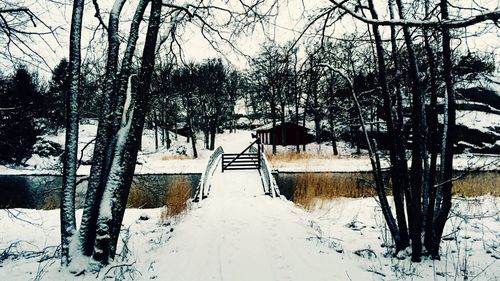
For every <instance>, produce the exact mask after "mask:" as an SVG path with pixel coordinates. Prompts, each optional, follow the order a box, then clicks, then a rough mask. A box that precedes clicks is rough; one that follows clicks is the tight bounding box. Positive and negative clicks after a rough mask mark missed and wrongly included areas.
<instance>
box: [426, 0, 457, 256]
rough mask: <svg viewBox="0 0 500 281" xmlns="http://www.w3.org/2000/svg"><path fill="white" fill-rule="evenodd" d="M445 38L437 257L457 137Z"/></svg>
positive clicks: (443, 1)
mask: <svg viewBox="0 0 500 281" xmlns="http://www.w3.org/2000/svg"><path fill="white" fill-rule="evenodd" d="M440 8H441V18H442V19H443V20H447V19H448V3H447V1H446V0H441V3H440ZM442 35H443V36H442V40H443V75H444V80H445V84H446V97H445V111H444V124H443V138H442V153H441V171H440V172H441V176H440V187H441V188H440V192H439V193H438V196H437V197H436V198H439V199H436V210H435V212H436V213H437V216H436V218H435V220H434V233H433V235H432V236H433V239H432V242H433V243H432V244H433V247H432V248H431V255H432V256H433V257H435V258H437V257H439V243H440V241H441V236H442V235H443V230H444V226H445V224H446V221H447V220H448V214H449V213H450V209H451V189H452V187H453V182H452V172H453V144H454V137H455V119H456V112H455V110H456V109H455V91H454V89H453V78H452V73H451V71H452V62H451V47H450V31H449V29H447V28H443V30H442Z"/></svg>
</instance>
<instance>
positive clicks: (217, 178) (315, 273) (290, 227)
mask: <svg viewBox="0 0 500 281" xmlns="http://www.w3.org/2000/svg"><path fill="white" fill-rule="evenodd" d="M313 233H314V231H313V230H312V229H311V228H309V227H307V221H306V219H305V216H304V212H303V211H302V210H300V209H298V208H296V207H295V206H294V205H293V204H292V203H291V202H288V201H286V200H279V199H272V198H271V197H269V196H266V195H264V190H263V189H262V185H261V182H260V177H259V173H258V171H256V170H254V171H227V172H224V173H221V171H220V169H216V172H215V174H214V176H213V179H212V188H211V191H210V196H209V197H208V198H207V199H206V200H204V201H203V202H202V204H200V207H198V208H196V209H194V210H191V211H190V212H189V213H188V214H187V216H186V217H185V218H184V219H183V220H182V221H181V222H180V223H179V225H178V226H177V228H176V230H175V235H174V236H173V237H172V239H171V240H170V241H168V242H167V244H166V245H165V247H164V248H163V249H162V250H161V251H162V253H161V255H160V260H159V261H158V265H161V266H162V267H165V270H164V272H165V274H166V276H159V277H160V278H161V279H162V280H184V281H191V280H229V281H238V280H252V281H255V280H259V281H265V280H316V281H317V280H344V279H347V276H346V274H345V270H346V269H347V268H345V266H343V265H342V264H343V263H344V262H343V261H342V259H341V256H340V255H337V256H336V258H335V259H332V255H325V254H322V252H323V251H332V250H331V249H328V248H327V247H326V246H325V245H319V247H318V242H317V240H316V241H311V240H310V239H308V238H311V237H313V236H315V235H314V234H313ZM162 275H163V274H162ZM364 279H366V278H364Z"/></svg>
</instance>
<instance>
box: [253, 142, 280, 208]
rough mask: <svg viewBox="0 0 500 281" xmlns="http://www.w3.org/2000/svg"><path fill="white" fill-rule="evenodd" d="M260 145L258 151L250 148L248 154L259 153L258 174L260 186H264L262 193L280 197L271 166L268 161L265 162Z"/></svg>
mask: <svg viewBox="0 0 500 281" xmlns="http://www.w3.org/2000/svg"><path fill="white" fill-rule="evenodd" d="M258 145H260V146H261V147H260V149H258V148H255V147H254V146H252V147H251V148H250V152H252V153H259V157H260V167H259V174H260V177H261V179H262V185H263V186H264V191H265V192H266V193H268V194H269V195H270V196H271V197H273V198H274V197H280V191H279V188H278V185H277V184H276V180H275V179H274V177H273V175H272V173H271V168H270V167H271V165H269V161H268V160H267V157H266V155H265V154H264V148H263V145H262V144H258Z"/></svg>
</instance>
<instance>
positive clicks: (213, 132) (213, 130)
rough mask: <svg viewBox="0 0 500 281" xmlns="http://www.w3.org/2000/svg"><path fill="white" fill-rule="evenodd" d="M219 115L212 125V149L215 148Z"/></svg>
mask: <svg viewBox="0 0 500 281" xmlns="http://www.w3.org/2000/svg"><path fill="white" fill-rule="evenodd" d="M217 123H218V117H214V119H213V120H212V122H211V125H210V148H209V149H210V150H214V149H215V136H216V135H217Z"/></svg>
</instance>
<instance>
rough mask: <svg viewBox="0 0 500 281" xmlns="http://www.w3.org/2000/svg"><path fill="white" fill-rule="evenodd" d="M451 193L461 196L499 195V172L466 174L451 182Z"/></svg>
mask: <svg viewBox="0 0 500 281" xmlns="http://www.w3.org/2000/svg"><path fill="white" fill-rule="evenodd" d="M452 193H453V195H455V196H462V197H476V196H481V195H492V196H500V173H499V172H487V173H473V174H469V175H466V176H465V177H463V178H461V179H458V180H456V181H455V182H454V183H453V189H452Z"/></svg>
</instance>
